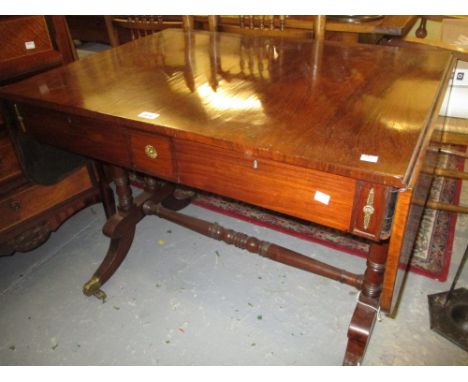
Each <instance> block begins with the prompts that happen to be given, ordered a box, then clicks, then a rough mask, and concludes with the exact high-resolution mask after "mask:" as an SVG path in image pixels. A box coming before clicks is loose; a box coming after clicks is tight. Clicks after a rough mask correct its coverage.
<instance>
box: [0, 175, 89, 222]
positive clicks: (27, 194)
mask: <svg viewBox="0 0 468 382" xmlns="http://www.w3.org/2000/svg"><path fill="white" fill-rule="evenodd" d="M91 187H92V183H91V180H90V179H89V176H88V173H87V169H86V168H85V167H83V168H81V169H80V170H78V171H76V172H75V173H74V174H72V175H71V176H69V177H67V178H65V179H64V180H63V181H61V182H59V183H57V184H55V185H53V186H39V185H32V186H31V187H28V188H26V189H24V190H23V191H22V192H20V193H17V194H15V195H14V196H11V197H6V198H3V199H2V200H0V215H1V216H2V220H1V224H0V230H1V231H3V230H8V229H9V228H11V227H13V226H15V225H18V224H20V223H22V222H25V221H27V220H28V219H31V218H32V217H34V216H36V215H38V214H39V213H40V212H42V211H46V210H47V209H49V208H52V207H54V206H56V204H57V201H58V200H67V199H69V198H72V197H73V196H76V195H79V194H80V193H83V192H85V191H87V190H89V189H90V188H91Z"/></svg>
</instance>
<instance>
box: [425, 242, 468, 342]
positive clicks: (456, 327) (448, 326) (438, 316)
mask: <svg viewBox="0 0 468 382" xmlns="http://www.w3.org/2000/svg"><path fill="white" fill-rule="evenodd" d="M467 258H468V246H467V247H466V249H465V254H464V255H463V258H462V260H461V262H460V265H459V266H458V270H457V274H456V275H455V277H454V279H453V282H452V285H451V287H450V290H449V291H448V292H442V293H436V294H431V295H429V296H427V297H428V300H429V314H430V320H431V329H432V330H434V331H435V332H437V333H439V334H440V335H442V336H443V337H445V338H447V339H448V340H450V341H452V342H453V343H454V344H455V345H458V346H460V347H461V348H462V349H464V350H465V351H468V289H466V288H458V289H455V285H456V283H457V281H458V278H459V277H460V274H461V271H462V269H463V267H464V265H465V262H466V259H467Z"/></svg>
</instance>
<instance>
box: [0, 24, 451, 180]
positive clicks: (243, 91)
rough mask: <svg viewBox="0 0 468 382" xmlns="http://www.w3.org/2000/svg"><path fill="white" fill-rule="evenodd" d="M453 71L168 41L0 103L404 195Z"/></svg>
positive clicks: (408, 61)
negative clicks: (75, 116)
mask: <svg viewBox="0 0 468 382" xmlns="http://www.w3.org/2000/svg"><path fill="white" fill-rule="evenodd" d="M450 65H451V58H450V56H449V55H448V53H445V52H434V51H427V52H426V51H422V50H409V49H407V48H402V47H382V46H373V45H362V44H344V43H339V42H333V41H330V42H328V41H325V42H324V43H323V44H319V43H316V42H314V41H312V40H302V41H300V40H291V39H281V38H276V39H275V38H260V37H247V36H241V35H235V34H225V33H218V34H217V35H216V37H215V36H214V35H210V33H209V32H204V31H196V32H192V33H191V34H190V35H186V34H184V33H183V32H182V31H181V30H165V31H163V32H161V33H158V34H155V35H152V36H148V37H146V38H142V39H139V40H136V41H134V42H131V43H128V44H125V45H122V46H120V47H118V48H115V49H111V50H107V51H104V52H101V53H97V54H95V55H92V56H89V57H87V58H84V59H82V60H80V61H78V62H75V63H72V64H70V65H67V66H64V67H61V68H58V69H54V70H52V71H49V72H47V73H43V74H40V75H38V76H35V77H32V78H30V79H28V80H26V81H23V82H20V83H16V84H13V85H10V86H7V87H4V88H2V89H1V90H0V95H1V96H2V97H3V98H7V99H11V100H16V101H27V102H31V103H34V104H38V105H42V106H44V107H48V108H52V109H56V110H62V111H68V112H72V113H75V114H78V115H85V116H91V117H95V118H99V119H101V120H104V121H109V122H112V123H114V124H118V125H125V126H128V127H132V128H136V129H139V130H144V131H148V132H159V133H162V134H165V135H169V136H177V137H180V138H187V139H191V140H194V141H199V142H204V143H209V144H212V145H215V146H218V147H227V148H235V149H236V150H242V151H244V152H252V153H254V154H255V155H258V156H259V157H264V158H270V159H274V160H280V161H283V162H287V163H291V164H296V165H299V166H303V167H308V168H315V169H319V170H324V171H328V172H332V173H336V174H340V175H345V176H352V177H355V178H358V179H359V178H361V179H367V180H372V181H375V182H379V183H383V184H387V185H393V186H395V187H405V186H406V185H407V182H408V179H409V176H410V173H411V171H412V166H413V165H414V161H415V156H416V155H418V153H417V152H418V150H419V148H420V146H421V141H422V138H423V136H424V132H425V129H427V124H428V121H429V120H430V118H431V116H432V113H433V109H434V107H435V100H436V99H437V96H438V95H439V92H440V88H441V82H443V80H444V78H446V76H447V73H448V71H449V68H450ZM145 112H146V113H147V114H141V113H145ZM148 113H150V114H148ZM151 113H153V114H151ZM145 116H146V117H145ZM148 116H149V117H150V119H148ZM151 117H155V118H154V119H151ZM109 139H111V137H109Z"/></svg>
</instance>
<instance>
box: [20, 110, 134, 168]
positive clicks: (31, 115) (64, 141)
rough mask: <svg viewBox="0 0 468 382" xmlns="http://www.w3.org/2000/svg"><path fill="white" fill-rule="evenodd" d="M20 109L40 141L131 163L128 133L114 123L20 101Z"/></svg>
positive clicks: (115, 162) (23, 117)
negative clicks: (21, 103) (23, 103)
mask: <svg viewBox="0 0 468 382" xmlns="http://www.w3.org/2000/svg"><path fill="white" fill-rule="evenodd" d="M18 110H19V113H20V116H21V117H22V119H23V125H24V129H25V130H26V131H27V132H29V133H31V134H33V135H34V137H36V138H37V139H38V140H39V141H42V142H44V143H48V144H53V145H54V146H58V147H61V148H63V149H67V150H70V151H73V152H75V153H79V154H82V155H84V156H88V157H91V158H93V159H99V160H102V161H104V162H110V163H113V164H115V165H120V166H124V167H125V166H127V167H128V166H130V158H129V153H128V147H127V139H126V134H125V132H124V130H123V129H121V128H119V127H117V126H113V125H112V123H105V122H100V121H96V120H94V119H92V118H87V117H81V116H75V115H73V116H72V115H68V114H67V113H63V112H58V111H54V110H47V109H43V108H37V107H34V106H32V105H18ZM109 137H112V139H110V138H109Z"/></svg>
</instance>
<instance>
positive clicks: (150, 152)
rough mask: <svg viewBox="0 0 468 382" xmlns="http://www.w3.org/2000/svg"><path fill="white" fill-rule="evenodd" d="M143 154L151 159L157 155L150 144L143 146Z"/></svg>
mask: <svg viewBox="0 0 468 382" xmlns="http://www.w3.org/2000/svg"><path fill="white" fill-rule="evenodd" d="M145 154H146V156H147V157H149V158H151V159H156V158H157V157H158V152H157V151H156V149H155V148H154V146H152V145H146V146H145Z"/></svg>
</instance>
